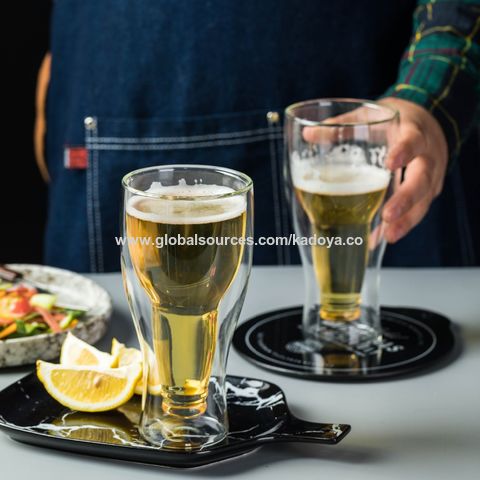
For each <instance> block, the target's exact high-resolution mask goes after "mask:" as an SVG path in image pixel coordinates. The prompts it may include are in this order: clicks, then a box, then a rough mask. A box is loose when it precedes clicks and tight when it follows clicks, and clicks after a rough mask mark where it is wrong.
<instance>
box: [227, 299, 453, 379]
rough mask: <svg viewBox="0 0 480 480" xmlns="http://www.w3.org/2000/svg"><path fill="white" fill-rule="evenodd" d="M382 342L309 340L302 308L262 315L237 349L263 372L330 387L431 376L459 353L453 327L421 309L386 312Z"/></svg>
mask: <svg viewBox="0 0 480 480" xmlns="http://www.w3.org/2000/svg"><path fill="white" fill-rule="evenodd" d="M381 322H382V329H383V341H382V342H381V343H380V344H378V345H373V346H369V347H367V348H362V349H352V348H347V347H345V346H344V345H339V344H326V345H325V344H321V343H320V342H318V341H315V340H305V339H304V337H303V333H302V328H301V327H302V307H293V308H289V309H282V310H277V311H274V312H268V313H265V314H262V315H258V316H257V317H254V318H252V319H250V320H248V321H246V322H245V323H242V324H241V325H240V326H239V327H238V328H237V330H236V331H235V335H234V337H233V345H234V347H235V348H236V349H237V351H238V352H239V353H240V354H242V355H243V356H244V357H246V358H247V360H249V361H251V362H253V363H255V364H256V365H258V366H259V367H262V368H265V369H267V370H273V371H275V372H276V373H281V374H285V375H292V376H295V377H301V378H307V379H314V380H328V381H362V380H364V381H365V380H366V381H368V380H376V379H377V380H378V379H382V380H385V379H388V378H389V377H395V376H399V375H408V374H415V373H417V372H418V373H419V372H420V371H423V372H425V371H426V370H427V369H428V370H432V369H433V368H435V367H437V368H438V367H440V366H442V365H445V363H446V362H448V361H451V360H452V359H454V358H455V357H456V356H457V354H458V353H459V351H460V348H459V344H460V342H459V339H458V335H457V334H456V333H455V330H454V328H455V327H454V325H453V324H452V322H451V321H450V320H449V319H448V318H446V317H444V316H442V315H439V314H438V313H434V312H430V311H427V310H420V309H416V308H397V307H382V309H381Z"/></svg>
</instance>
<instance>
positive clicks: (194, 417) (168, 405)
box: [122, 165, 253, 450]
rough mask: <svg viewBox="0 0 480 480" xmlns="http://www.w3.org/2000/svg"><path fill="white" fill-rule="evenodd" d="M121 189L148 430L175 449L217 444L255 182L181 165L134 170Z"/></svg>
mask: <svg viewBox="0 0 480 480" xmlns="http://www.w3.org/2000/svg"><path fill="white" fill-rule="evenodd" d="M123 187H124V220H123V232H124V236H125V238H126V240H127V241H126V243H125V246H124V247H123V249H122V272H123V280H124V286H125V291H126V293H127V297H128V302H129V305H130V309H131V313H132V316H133V319H134V323H135V327H136V330H137V335H138V338H139V342H140V346H141V349H142V353H143V359H144V362H143V363H144V366H145V368H144V379H143V380H144V381H143V385H144V391H143V414H142V420H141V433H142V435H143V436H144V437H145V438H146V439H147V440H148V441H149V442H150V443H152V444H154V445H158V446H160V447H163V448H168V449H179V450H193V449H199V448H202V447H203V446H205V445H211V444H214V443H217V442H220V441H221V440H223V439H224V438H225V436H226V434H227V431H228V416H227V405H226V391H225V368H226V363H227V356H228V351H229V347H230V343H231V339H232V334H233V331H234V328H235V325H236V322H237V319H238V316H239V313H240V310H241V308H242V304H243V300H244V297H245V293H246V288H247V282H248V277H249V273H250V268H251V262H252V245H251V244H250V242H248V239H249V238H252V237H253V210H252V207H253V189H252V181H251V180H250V178H249V177H247V176H246V175H244V174H242V173H240V172H236V171H233V170H229V169H226V168H220V167H210V166H198V165H175V166H161V167H153V168H147V169H142V170H137V171H134V172H132V173H130V174H128V175H127V176H125V178H124V179H123Z"/></svg>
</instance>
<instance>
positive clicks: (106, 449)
mask: <svg viewBox="0 0 480 480" xmlns="http://www.w3.org/2000/svg"><path fill="white" fill-rule="evenodd" d="M227 387H228V389H227V399H228V413H229V419H230V433H229V435H228V437H227V438H226V440H225V441H224V442H222V443H219V444H216V445H213V446H209V447H208V448H205V449H203V450H200V451H195V452H174V451H167V450H161V449H159V448H157V447H154V446H151V445H149V444H147V443H146V442H145V441H144V440H143V439H142V438H141V437H140V435H139V434H138V430H137V425H138V420H139V415H140V405H139V403H140V401H139V398H138V397H137V398H135V399H134V400H132V401H130V402H129V403H128V404H126V405H124V406H123V407H120V408H119V409H117V410H114V411H111V412H104V413H95V414H92V413H90V414H87V413H80V412H72V411H70V410H68V409H66V408H65V407H63V406H62V405H60V404H59V403H57V402H56V401H55V400H54V399H52V398H51V397H50V396H49V395H48V393H47V392H46V391H45V389H44V388H43V386H42V385H41V383H40V382H39V381H38V379H37V377H36V376H35V374H30V375H28V376H26V377H24V378H22V379H21V380H19V381H18V382H16V383H14V384H12V385H10V386H9V387H7V388H6V389H5V390H3V391H2V392H0V429H2V430H3V431H4V432H5V433H6V434H7V435H9V436H10V437H11V438H13V439H14V440H18V441H20V442H24V443H29V444H32V445H39V446H43V447H50V448H54V449H56V450H66V451H71V452H77V453H83V454H89V455H95V456H101V457H108V458H115V459H118V460H126V461H133V462H141V463H152V464H157V465H162V466H167V467H180V468H188V467H198V466H202V465H207V464H209V463H215V462H218V461H220V460H226V459H228V458H231V457H235V456H238V455H242V454H244V453H247V452H250V451H252V450H255V449H256V448H258V447H260V446H262V445H264V444H266V443H275V442H310V443H319V444H327V445H333V444H336V443H338V442H339V441H340V440H342V439H343V438H344V437H345V435H346V434H347V433H348V432H349V431H350V425H343V424H333V423H312V422H306V421H303V420H300V419H298V418H296V417H294V416H293V415H292V414H291V413H290V411H289V409H288V406H287V402H286V399H285V395H284V394H283V392H282V391H281V390H280V388H279V387H278V386H277V385H274V384H272V383H268V382H266V381H264V380H256V379H251V378H241V377H234V376H229V377H228V379H227Z"/></svg>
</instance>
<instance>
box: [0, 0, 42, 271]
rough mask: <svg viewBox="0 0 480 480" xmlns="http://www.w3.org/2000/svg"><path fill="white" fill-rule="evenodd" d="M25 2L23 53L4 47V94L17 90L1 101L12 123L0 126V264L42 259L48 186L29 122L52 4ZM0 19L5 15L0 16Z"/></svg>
mask: <svg viewBox="0 0 480 480" xmlns="http://www.w3.org/2000/svg"><path fill="white" fill-rule="evenodd" d="M26 5H27V8H28V10H29V11H27V12H25V11H24V12H23V13H22V17H25V16H27V15H28V16H29V17H30V21H29V22H26V23H25V24H24V25H25V26H28V27H27V28H29V29H30V32H29V33H30V35H29V37H27V40H28V42H27V45H26V49H25V52H24V53H21V49H18V50H17V48H18V45H12V44H10V46H9V47H7V48H8V50H7V52H6V60H7V62H6V63H7V69H6V71H7V72H8V75H7V92H10V93H8V95H11V94H12V93H13V92H17V93H16V96H17V98H18V99H19V100H18V101H16V100H15V99H14V98H10V99H6V102H5V103H6V104H7V112H8V110H9V109H10V108H11V109H12V110H13V109H14V111H12V112H10V114H9V115H8V117H7V118H10V119H13V120H14V123H13V124H9V125H8V127H9V128H8V129H6V130H5V131H7V132H9V133H8V137H10V135H11V137H10V138H8V137H7V138H5V137H4V139H3V140H4V142H5V143H4V145H5V146H7V145H8V148H5V150H4V151H3V152H2V164H3V166H2V170H1V171H2V174H1V179H2V199H3V208H2V220H1V228H0V252H1V253H0V263H7V262H24V263H41V261H42V249H43V228H44V225H45V221H46V201H47V186H46V184H45V183H44V181H43V180H42V178H41V176H40V173H39V170H38V168H37V165H36V163H35V158H34V155H33V123H34V118H35V87H36V81H37V73H38V69H39V67H40V64H41V62H42V59H43V56H44V55H45V52H46V51H47V50H48V45H49V21H50V9H51V3H50V1H48V0H35V1H32V2H28V3H27V4H26ZM3 21H4V22H5V21H7V19H6V18H5V17H4V18H3ZM15 28H17V27H15ZM18 28H19V29H20V26H18ZM9 30H10V29H9ZM22 44H25V41H24V40H23V41H22ZM10 82H12V84H11V85H8V83H10ZM4 112H5V111H4ZM4 120H6V119H4ZM4 135H5V133H4Z"/></svg>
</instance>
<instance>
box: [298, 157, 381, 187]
mask: <svg viewBox="0 0 480 480" xmlns="http://www.w3.org/2000/svg"><path fill="white" fill-rule="evenodd" d="M302 163H307V162H306V161H305V162H302ZM292 179H293V184H294V186H295V187H296V188H299V189H300V190H303V191H305V192H309V193H318V194H321V195H357V194H362V193H368V192H375V191H378V190H383V189H385V188H386V187H387V186H388V183H389V182H390V172H389V171H388V170H384V169H383V168H378V167H375V166H373V165H345V164H343V165H342V164H326V165H325V164H324V165H317V166H313V165H311V164H310V165H304V166H302V167H299V166H298V165H297V168H294V167H293V166H292Z"/></svg>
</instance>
